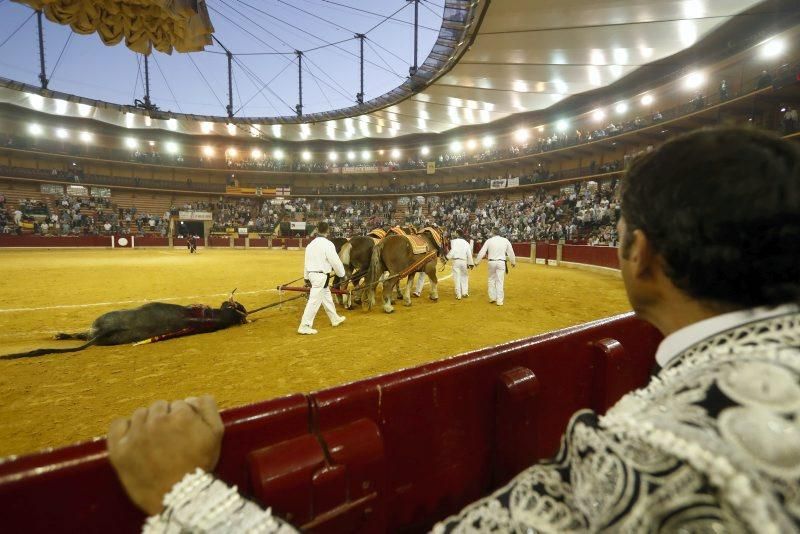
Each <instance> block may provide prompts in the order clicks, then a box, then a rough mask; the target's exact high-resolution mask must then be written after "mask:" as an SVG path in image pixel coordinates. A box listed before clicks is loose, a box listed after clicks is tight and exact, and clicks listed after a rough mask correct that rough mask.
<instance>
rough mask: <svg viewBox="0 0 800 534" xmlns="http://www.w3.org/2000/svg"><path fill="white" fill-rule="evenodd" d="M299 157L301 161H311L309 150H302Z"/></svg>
mask: <svg viewBox="0 0 800 534" xmlns="http://www.w3.org/2000/svg"><path fill="white" fill-rule="evenodd" d="M300 157H302V158H303V161H311V152H309V151H308V150H304V151H303V153H302V154H301V155H300Z"/></svg>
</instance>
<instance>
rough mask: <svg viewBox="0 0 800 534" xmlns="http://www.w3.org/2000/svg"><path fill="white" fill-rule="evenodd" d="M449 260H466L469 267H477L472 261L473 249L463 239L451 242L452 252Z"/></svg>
mask: <svg viewBox="0 0 800 534" xmlns="http://www.w3.org/2000/svg"><path fill="white" fill-rule="evenodd" d="M447 259H448V260H452V259H456V260H464V261H466V262H467V265H475V262H474V261H473V259H472V247H471V246H470V245H469V243H467V242H466V241H465V240H464V239H461V238H458V239H453V240H451V241H450V252H448V253H447Z"/></svg>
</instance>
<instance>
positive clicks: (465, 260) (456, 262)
mask: <svg viewBox="0 0 800 534" xmlns="http://www.w3.org/2000/svg"><path fill="white" fill-rule="evenodd" d="M447 259H448V260H452V261H453V281H454V284H455V286H456V300H461V297H468V296H469V275H468V274H467V268H469V269H471V268H473V267H474V266H475V261H474V260H473V259H472V246H470V244H469V243H468V242H467V241H466V240H465V239H464V232H462V231H461V230H460V229H459V230H456V238H455V239H453V240H452V241H450V252H448V253H447Z"/></svg>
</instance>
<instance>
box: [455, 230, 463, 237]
mask: <svg viewBox="0 0 800 534" xmlns="http://www.w3.org/2000/svg"><path fill="white" fill-rule="evenodd" d="M456 237H464V230H462V229H461V228H456Z"/></svg>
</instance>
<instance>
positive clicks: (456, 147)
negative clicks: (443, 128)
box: [450, 141, 461, 153]
mask: <svg viewBox="0 0 800 534" xmlns="http://www.w3.org/2000/svg"><path fill="white" fill-rule="evenodd" d="M450 152H456V153H458V152H461V141H453V142H452V143H450Z"/></svg>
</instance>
